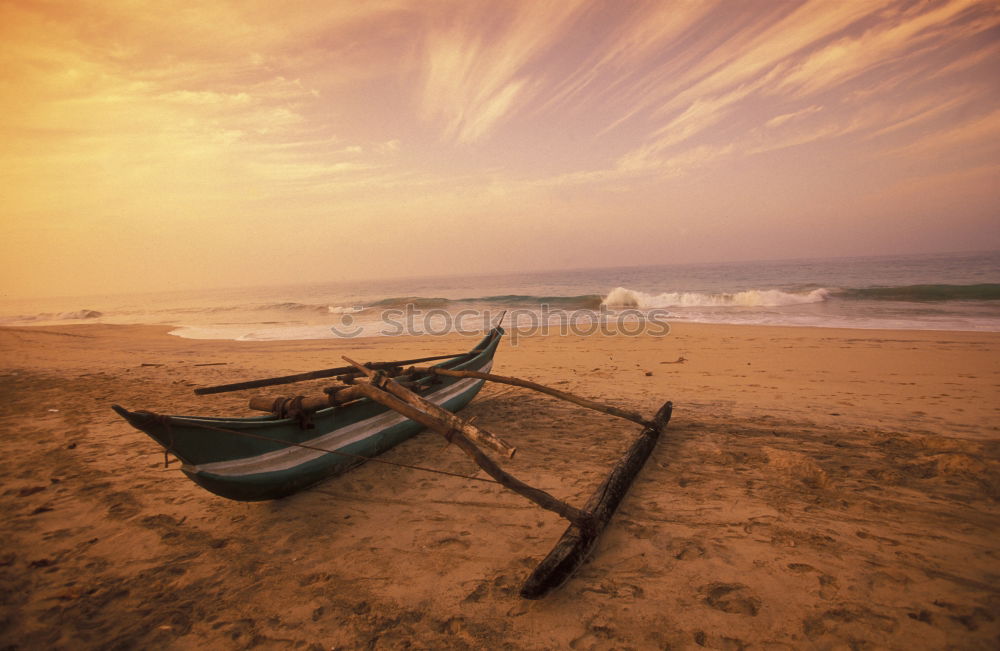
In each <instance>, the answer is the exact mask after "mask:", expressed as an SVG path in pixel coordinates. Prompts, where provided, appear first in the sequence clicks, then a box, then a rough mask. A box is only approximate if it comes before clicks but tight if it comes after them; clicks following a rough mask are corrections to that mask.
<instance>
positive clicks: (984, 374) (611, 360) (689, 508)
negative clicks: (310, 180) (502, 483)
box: [0, 324, 1000, 649]
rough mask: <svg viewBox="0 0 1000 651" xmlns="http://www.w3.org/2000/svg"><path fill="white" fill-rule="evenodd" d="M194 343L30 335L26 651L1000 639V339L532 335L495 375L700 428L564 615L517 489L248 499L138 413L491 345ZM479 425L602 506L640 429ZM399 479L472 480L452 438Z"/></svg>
mask: <svg viewBox="0 0 1000 651" xmlns="http://www.w3.org/2000/svg"><path fill="white" fill-rule="evenodd" d="M167 331H168V329H167V328H162V327H154V326H108V325H80V326H65V327H38V328H27V327H25V328H3V329H0V360H2V366H0V387H2V389H0V396H2V405H0V431H2V434H0V445H2V448H0V450H2V454H0V475H2V477H3V489H2V491H0V493H2V497H0V499H2V505H3V513H4V516H3V520H2V524H0V529H2V532H0V537H2V539H3V540H4V545H3V548H2V550H0V594H2V595H3V597H2V605H0V648H4V649H42V648H66V649H69V648H73V649H80V648H101V649H131V648H170V649H190V648H213V649H229V648H233V649H241V648H251V647H253V648H265V649H266V648H275V649H277V648H281V649H284V648H302V649H331V648H338V649H355V648H364V649H398V648H415V649H426V648H448V649H462V648H469V649H552V648H571V649H661V648H671V649H685V648H701V647H704V648H710V649H744V648H753V649H798V648H821V649H825V648H831V649H832V648H856V649H876V648H879V649H886V648H888V649H942V648H956V649H995V648H997V646H998V645H1000V537H998V535H997V532H998V531H1000V503H998V500H1000V426H998V423H1000V418H998V416H1000V399H998V398H1000V334H998V333H974V332H932V331H885V330H838V329H824V328H790V327H751V326H725V325H691V324H688V325H678V326H676V327H675V328H674V331H673V332H672V334H671V335H670V336H668V337H663V338H652V337H634V338H633V337H624V336H619V337H598V336H594V337H587V338H580V337H558V336H548V337H527V338H521V339H519V340H518V342H517V345H516V346H513V347H512V346H510V345H508V344H507V343H506V342H505V343H504V344H502V345H501V349H500V351H499V353H498V354H497V358H496V365H495V372H497V373H502V374H506V375H515V376H518V377H524V378H528V379H532V380H535V381H537V382H541V383H544V384H550V385H553V386H555V387H557V388H562V389H565V390H568V391H572V392H576V393H579V394H582V395H584V396H587V397H591V398H595V399H600V400H602V401H605V402H608V403H611V404H617V405H621V406H624V407H628V408H630V409H635V410H638V411H640V412H642V413H645V414H649V415H651V414H652V413H654V412H655V410H656V409H657V408H658V407H659V406H660V405H661V404H662V403H663V402H664V401H666V400H672V401H673V402H674V404H675V411H674V418H673V421H672V422H671V424H670V426H669V428H668V429H667V431H666V433H665V436H664V438H663V439H662V440H661V442H660V444H659V446H658V447H657V449H656V450H655V451H654V453H653V456H652V457H651V459H650V461H649V462H648V463H647V465H646V467H645V469H644V470H643V472H642V474H641V475H640V477H639V479H638V480H637V482H636V484H635V485H634V486H633V488H632V490H631V492H630V493H629V495H628V497H627V498H626V500H625V501H624V502H623V504H622V506H621V508H620V510H619V512H618V514H617V515H616V516H615V518H614V520H613V521H612V524H611V526H610V528H609V529H608V531H607V532H606V534H605V536H604V537H603V538H602V540H601V542H600V543H599V545H598V547H597V550H596V552H595V554H594V556H593V557H592V558H591V560H590V561H589V562H588V563H587V564H586V565H585V566H584V567H583V568H582V569H581V571H580V572H579V573H578V575H577V576H576V577H574V578H573V579H571V581H570V582H569V583H567V584H566V585H565V586H563V587H562V588H561V589H560V590H559V591H558V592H556V593H554V594H552V595H551V596H549V597H548V598H546V599H544V600H541V601H537V602H534V601H525V600H522V599H521V598H520V597H519V596H518V594H517V591H518V589H519V587H520V584H521V582H522V581H523V579H524V578H525V577H526V576H527V574H528V573H529V572H530V571H531V569H532V568H533V567H534V565H535V564H536V563H537V562H538V561H539V560H540V559H541V558H542V557H544V555H545V554H546V553H547V552H548V551H549V549H550V548H551V546H552V545H553V544H554V543H555V541H556V540H557V539H558V537H559V536H560V534H561V533H562V531H563V529H564V528H565V524H564V522H562V521H560V519H559V518H558V517H557V516H555V515H553V514H550V513H548V512H546V511H542V510H541V509H538V508H537V507H535V506H533V505H532V504H530V503H528V502H526V501H524V500H523V499H522V498H520V497H518V496H517V495H514V494H512V493H509V492H506V491H504V490H503V489H502V488H500V487H499V486H498V485H491V484H486V483H482V482H473V481H468V480H463V479H456V478H453V477H446V476H442V475H435V474H429V473H423V472H420V471H417V470H411V469H405V468H401V467H395V466H387V465H383V464H376V463H368V464H366V465H364V466H362V467H360V468H358V469H356V470H354V471H352V472H351V473H349V474H347V475H345V476H342V477H338V478H331V479H329V480H327V481H325V482H323V483H321V484H319V485H317V486H315V487H314V488H312V489H310V490H307V491H304V492H302V493H299V494H297V495H295V496H292V497H290V498H286V499H282V500H278V501H273V502H263V503H238V502H232V501H227V500H224V499H222V498H220V497H217V496H215V495H212V494H210V493H208V492H206V491H205V490H203V489H201V488H199V487H198V486H196V485H195V484H194V483H192V482H191V481H189V480H188V479H187V478H186V477H185V476H184V475H183V474H182V473H181V472H180V471H179V470H178V464H177V463H176V462H175V463H173V464H172V465H170V466H169V467H167V468H164V464H163V453H162V450H161V449H160V448H159V447H158V446H157V445H156V444H154V443H153V442H152V441H151V440H150V439H148V438H147V437H146V436H145V435H143V434H142V433H140V432H138V431H136V430H134V429H132V428H131V427H130V426H128V425H127V424H126V423H125V422H124V421H123V420H121V419H120V418H118V417H117V416H116V415H115V414H114V413H113V412H112V411H111V409H110V405H111V404H112V403H119V404H122V405H124V406H126V407H128V408H134V409H151V410H155V411H160V412H166V413H175V414H178V413H189V414H191V413H193V414H199V415H232V414H235V413H238V414H246V415H249V414H250V412H248V410H246V402H247V399H248V397H249V395H251V393H250V392H242V393H234V394H225V395H219V396H204V397H202V396H196V395H194V394H193V393H192V388H193V387H196V386H200V385H207V384H216V383H222V382H231V381H238V380H243V379H253V378H257V377H267V376H273V375H280V374H286V373H294V372H301V371H308V370H313V369H317V368H324V367H328V366H335V365H338V364H339V363H340V356H341V355H342V354H351V355H352V356H354V357H356V358H360V359H364V360H370V361H378V360H386V359H399V358H404V357H408V356H417V355H421V354H434V353H442V352H444V353H447V352H460V351H463V350H465V349H466V348H468V347H469V343H470V342H471V341H473V340H472V339H470V338H465V337H460V336H458V335H452V336H448V337H416V338H388V337H383V338H378V339H356V340H313V341H273V342H236V341H207V340H189V339H182V338H178V337H174V336H170V335H168V334H167ZM681 358H682V359H683V360H684V361H678V360H679V359H681ZM319 386H322V383H313V384H311V385H306V386H305V387H300V386H299V385H296V387H295V390H297V391H302V392H306V393H309V392H313V393H315V392H316V391H317V387H319ZM264 393H266V394H268V395H287V394H291V393H293V390H292V389H287V390H284V391H283V390H282V389H281V388H278V389H277V390H276V391H275V390H272V391H269V392H264ZM463 415H465V416H470V417H475V418H476V419H477V423H479V424H481V425H483V426H485V427H487V428H489V429H490V430H491V431H494V432H496V433H498V434H500V435H502V436H503V437H504V438H506V439H507V440H509V441H510V442H511V443H513V444H514V445H516V446H517V447H518V448H519V452H518V455H517V457H516V458H515V459H514V460H513V461H511V462H509V463H508V464H507V467H508V469H509V470H510V471H511V472H513V473H515V474H517V475H518V476H520V477H522V478H523V479H525V480H526V481H528V482H530V483H532V484H534V485H537V486H539V487H541V488H544V489H546V490H548V491H550V492H551V493H553V494H555V495H557V496H559V497H562V498H564V499H566V500H568V501H570V502H571V503H573V504H582V503H583V502H584V501H585V500H586V498H587V497H588V496H589V494H590V493H591V492H592V490H593V489H594V488H595V487H596V485H597V484H598V483H599V482H600V481H601V479H602V478H603V476H604V474H605V473H606V472H607V470H608V469H609V468H610V466H611V465H612V464H613V463H614V462H615V461H616V460H617V459H618V457H619V456H620V454H621V453H622V451H623V450H624V449H625V448H626V447H627V446H628V444H629V443H630V441H631V440H632V438H633V437H634V436H635V435H636V434H637V433H638V431H637V427H636V426H635V425H634V424H630V423H627V422H625V421H619V420H616V419H613V418H610V417H607V416H604V415H601V414H596V413H592V412H588V411H585V410H582V409H579V408H577V407H574V406H571V405H568V404H565V403H560V402H557V401H554V400H552V399H550V398H547V397H545V396H540V395H535V394H530V393H528V392H525V391H522V390H519V389H513V388H510V387H500V386H488V387H486V388H485V389H484V390H483V391H482V393H481V394H480V395H479V397H478V398H477V399H476V400H475V401H474V402H473V403H472V404H471V405H470V406H469V407H468V408H467V409H466V410H465V411H464V412H463ZM384 457H385V458H386V459H387V460H391V461H398V462H401V463H416V464H420V465H426V466H431V467H434V468H440V469H446V470H451V471H455V472H460V473H466V474H472V473H473V470H474V467H473V465H472V463H471V462H470V461H469V460H468V459H467V458H466V457H464V456H463V455H462V454H461V453H460V452H458V451H457V450H455V449H452V448H449V447H448V446H447V444H446V443H445V442H444V441H443V440H442V439H441V438H440V437H438V436H437V435H434V434H429V433H423V434H420V435H418V436H416V437H414V438H413V439H411V440H409V441H407V442H405V443H404V444H402V445H400V446H398V447H397V448H395V449H393V450H391V451H390V452H388V453H387V454H386V455H384Z"/></svg>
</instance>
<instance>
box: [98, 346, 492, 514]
mask: <svg viewBox="0 0 1000 651" xmlns="http://www.w3.org/2000/svg"><path fill="white" fill-rule="evenodd" d="M502 335H503V330H502V329H501V328H495V329H494V330H493V331H491V332H490V334H488V335H487V336H486V337H485V338H484V339H483V340H482V341H481V342H480V343H479V345H478V346H476V348H475V349H474V350H473V352H472V353H470V354H469V355H468V356H466V357H465V358H459V359H458V360H457V361H455V360H453V361H445V362H443V363H441V364H439V366H443V367H447V368H454V369H467V370H478V371H484V372H485V371H488V370H489V369H490V368H491V367H492V363H493V355H494V354H495V352H496V349H497V346H498V345H499V342H500V338H501V336H502ZM427 381H428V382H429V381H430V379H428V380H427ZM438 382H439V383H437V384H434V385H433V386H431V387H430V388H429V389H427V390H426V391H425V393H424V394H423V395H424V397H425V398H427V399H428V400H430V401H431V402H434V403H436V404H438V405H441V406H442V407H444V408H445V409H447V410H449V411H457V410H459V409H462V408H463V407H465V406H466V405H467V404H469V402H470V401H471V400H472V399H473V398H474V397H475V396H476V394H477V393H478V392H479V390H480V389H481V388H482V385H483V381H482V380H474V379H468V378H462V379H458V378H442V379H441V380H438ZM114 409H115V411H116V412H118V413H119V414H120V415H121V416H123V417H124V418H125V419H126V420H127V421H128V422H129V423H130V424H131V425H132V426H133V427H135V428H137V429H139V430H141V431H143V432H145V433H146V434H148V435H149V436H150V437H151V438H153V439H154V440H155V441H157V442H158V443H160V444H161V445H163V446H164V447H165V448H166V449H167V450H168V451H169V452H170V453H172V454H174V455H175V456H177V457H178V458H179V459H180V460H181V462H182V464H183V465H182V467H181V469H182V470H183V471H184V473H185V474H186V475H187V476H188V477H189V478H190V479H191V480H192V481H194V482H195V483H197V484H198V485H200V486H202V487H203V488H205V489H206V490H209V491H211V492H213V493H215V494H216V495H220V496H222V497H226V498H228V499H233V500H240V501H258V500H270V499H276V498H280V497H285V496H287V495H291V494H292V493H295V492H298V491H300V490H302V489H304V488H307V487H309V486H311V485H313V484H315V483H317V482H319V481H321V480H323V479H325V478H328V477H331V476H336V475H339V474H343V473H344V472H347V471H348V470H350V469H351V468H354V467H356V466H358V465H360V464H361V463H363V462H364V461H365V460H366V459H368V458H370V457H374V456H377V455H379V454H381V453H383V452H385V451H386V450H389V449H390V448H392V447H394V446H396V445H398V444H399V443H402V442H403V441H405V440H406V439H408V438H410V437H412V436H413V435H414V434H416V433H417V432H419V431H421V430H422V429H423V427H422V426H421V425H420V424H419V423H416V422H414V421H412V420H409V419H407V418H405V417H403V416H401V415H399V414H398V413H396V412H394V411H392V410H389V409H386V408H385V407H383V406H382V405H380V404H378V403H375V402H372V401H370V400H367V399H363V400H359V401H358V402H356V403H352V404H349V405H344V406H342V407H331V408H328V409H323V410H320V411H318V412H316V413H315V414H313V415H312V423H313V428H312V429H303V428H302V427H301V426H300V425H299V423H298V422H297V421H295V420H294V419H288V418H285V419H279V418H276V417H274V416H261V417H256V418H235V419H227V418H191V417H186V416H164V415H159V414H153V413H150V412H142V411H136V412H133V411H128V410H126V409H123V408H121V407H118V406H117V405H115V406H114Z"/></svg>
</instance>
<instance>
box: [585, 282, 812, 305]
mask: <svg viewBox="0 0 1000 651" xmlns="http://www.w3.org/2000/svg"><path fill="white" fill-rule="evenodd" d="M829 295H830V292H829V290H827V289H823V288H821V289H814V290H812V291H809V292H802V293H795V292H783V291H781V290H779V289H748V290H746V291H742V292H734V293H720V294H706V293H701V292H663V293H662V294H647V293H646V292H640V291H638V290H634V289H628V288H625V287H616V288H614V289H613V290H611V292H609V293H608V295H607V296H606V297H605V298H604V301H603V302H602V305H604V306H606V307H631V308H637V309H643V310H649V309H654V308H667V307H779V306H782V305H802V304H803V303H822V302H823V301H825V300H826V299H827V297H828V296H829Z"/></svg>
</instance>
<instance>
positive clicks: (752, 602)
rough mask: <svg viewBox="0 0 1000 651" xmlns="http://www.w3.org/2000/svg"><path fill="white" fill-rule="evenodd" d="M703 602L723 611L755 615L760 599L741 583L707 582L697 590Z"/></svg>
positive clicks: (758, 608)
mask: <svg viewBox="0 0 1000 651" xmlns="http://www.w3.org/2000/svg"><path fill="white" fill-rule="evenodd" d="M699 591H700V592H701V594H702V595H703V596H704V599H705V603H707V604H708V605H709V606H711V607H712V608H715V609H716V610H721V611H722V612H724V613H734V614H738V615H750V616H756V615H757V613H758V612H759V611H760V599H758V598H757V596H756V595H754V594H753V592H751V591H750V588H748V587H747V586H745V585H743V584H742V583H709V584H708V585H704V586H702V587H701V588H700V590H699Z"/></svg>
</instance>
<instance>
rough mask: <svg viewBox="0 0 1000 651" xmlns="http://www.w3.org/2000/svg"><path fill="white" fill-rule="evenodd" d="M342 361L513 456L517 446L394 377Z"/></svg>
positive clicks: (349, 359) (397, 395) (478, 440)
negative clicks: (411, 388)
mask: <svg viewBox="0 0 1000 651" xmlns="http://www.w3.org/2000/svg"><path fill="white" fill-rule="evenodd" d="M344 361H346V362H349V363H351V364H353V365H354V366H355V367H356V368H358V369H359V370H361V371H362V372H363V373H365V375H367V376H368V378H369V380H370V381H371V383H372V384H374V385H375V386H377V387H378V388H380V389H382V390H384V391H388V392H389V393H391V394H392V395H394V396H396V397H397V398H399V399H400V400H403V401H405V402H408V403H409V404H411V405H413V406H414V407H416V408H417V409H420V410H421V411H424V412H427V413H428V414H430V415H431V416H434V417H436V418H439V419H441V420H442V421H444V423H445V424H446V425H448V427H450V428H452V429H456V430H458V431H460V432H462V433H463V434H465V435H466V436H467V437H469V438H470V439H472V440H473V441H475V442H476V443H479V444H481V445H485V446H487V447H489V448H491V449H493V450H496V451H497V452H499V453H501V454H504V455H506V456H507V458H508V459H512V458H513V457H514V453H515V452H517V448H515V447H514V446H513V445H510V444H509V443H507V442H506V441H504V440H502V439H500V437H498V436H496V435H495V434H493V433H492V432H488V431H486V430H485V429H483V428H481V427H477V426H476V425H473V424H472V423H470V422H468V421H465V420H463V419H461V418H459V417H458V416H456V415H455V414H453V413H451V412H450V411H448V410H447V409H444V408H443V407H440V406H438V405H435V404H434V403H433V402H431V401H430V400H427V399H426V398H422V397H420V396H418V395H417V394H416V393H414V392H413V391H411V390H410V389H409V387H407V386H405V385H404V384H402V383H400V382H398V381H396V380H395V379H393V378H390V377H386V376H385V375H379V374H376V372H375V371H372V370H369V369H366V368H365V367H364V366H362V365H360V364H358V363H357V362H355V361H354V360H352V359H351V358H349V357H344Z"/></svg>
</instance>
